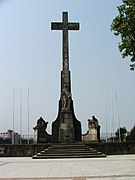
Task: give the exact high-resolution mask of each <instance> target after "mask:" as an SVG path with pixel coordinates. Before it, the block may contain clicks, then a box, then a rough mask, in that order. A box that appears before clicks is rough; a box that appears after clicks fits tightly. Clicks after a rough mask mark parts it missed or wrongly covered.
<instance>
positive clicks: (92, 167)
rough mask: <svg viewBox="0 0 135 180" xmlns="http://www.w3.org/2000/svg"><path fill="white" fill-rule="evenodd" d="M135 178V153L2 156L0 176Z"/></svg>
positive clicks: (24, 179) (23, 179) (8, 179)
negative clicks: (54, 156) (77, 155)
mask: <svg viewBox="0 0 135 180" xmlns="http://www.w3.org/2000/svg"><path fill="white" fill-rule="evenodd" d="M1 179H2V180H17V179H18V180H35V179H38V180H64V179H65V180H107V179H108V180H135V155H117V156H107V157H106V158H89V159H88V158H87V159H85V158H81V159H80V158H79V159H39V160H38V159H32V158H30V157H19V158H18V157H11V158H0V180H1Z"/></svg>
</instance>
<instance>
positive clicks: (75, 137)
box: [51, 12, 82, 143]
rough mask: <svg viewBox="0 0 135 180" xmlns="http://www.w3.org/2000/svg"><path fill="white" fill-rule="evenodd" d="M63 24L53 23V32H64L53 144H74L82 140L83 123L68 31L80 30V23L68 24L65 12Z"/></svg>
mask: <svg viewBox="0 0 135 180" xmlns="http://www.w3.org/2000/svg"><path fill="white" fill-rule="evenodd" d="M62 18H63V22H52V23H51V29H52V30H62V39H63V41H62V47H63V48H62V51H63V53H62V64H63V66H62V71H61V92H60V100H59V109H58V116H57V119H56V120H55V121H54V122H53V123H52V138H53V142H57V143H58V142H59V143H72V142H78V141H81V140H82V134H81V123H80V121H78V120H77V119H76V117H75V113H74V106H73V100H72V93H71V77H70V71H69V48H68V30H79V23H71V22H68V12H63V16H62Z"/></svg>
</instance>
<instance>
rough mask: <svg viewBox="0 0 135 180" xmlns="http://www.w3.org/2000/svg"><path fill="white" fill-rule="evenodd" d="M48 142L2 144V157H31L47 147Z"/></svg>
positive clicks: (0, 150)
mask: <svg viewBox="0 0 135 180" xmlns="http://www.w3.org/2000/svg"><path fill="white" fill-rule="evenodd" d="M48 146H49V145H48V144H29V145H28V144H25V145H24V144H22V145H20V144H19V145H11V144H5V145H4V144H1V145H0V157H31V156H33V155H34V154H36V153H38V152H40V151H42V150H44V149H45V148H47V147H48Z"/></svg>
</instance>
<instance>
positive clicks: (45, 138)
mask: <svg viewBox="0 0 135 180" xmlns="http://www.w3.org/2000/svg"><path fill="white" fill-rule="evenodd" d="M47 124H48V122H46V121H45V120H44V119H43V118H42V117H40V118H39V119H38V120H37V125H36V126H35V127H34V128H33V129H34V144H38V143H47V142H51V141H52V136H51V135H49V134H48V133H47V132H46V128H47Z"/></svg>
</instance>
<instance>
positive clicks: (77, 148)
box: [32, 144, 106, 159]
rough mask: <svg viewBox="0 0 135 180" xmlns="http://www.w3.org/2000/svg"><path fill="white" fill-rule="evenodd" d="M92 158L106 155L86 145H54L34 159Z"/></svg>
mask: <svg viewBox="0 0 135 180" xmlns="http://www.w3.org/2000/svg"><path fill="white" fill-rule="evenodd" d="M64 157H65V158H83V157H84V158H92V157H106V155H105V154H102V153H101V152H98V151H97V150H95V149H93V148H89V147H88V146H86V145H76V144H74V145H69V144H68V145H67V144H65V145H52V146H51V147H49V148H47V149H45V150H44V151H41V152H40V153H37V154H36V155H34V156H33V157H32V158H33V159H45V158H64Z"/></svg>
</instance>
